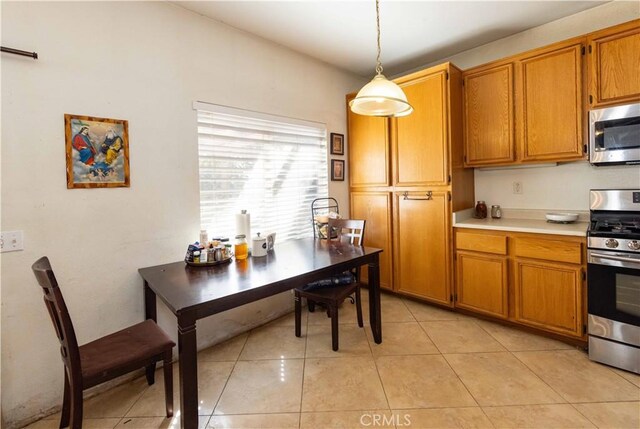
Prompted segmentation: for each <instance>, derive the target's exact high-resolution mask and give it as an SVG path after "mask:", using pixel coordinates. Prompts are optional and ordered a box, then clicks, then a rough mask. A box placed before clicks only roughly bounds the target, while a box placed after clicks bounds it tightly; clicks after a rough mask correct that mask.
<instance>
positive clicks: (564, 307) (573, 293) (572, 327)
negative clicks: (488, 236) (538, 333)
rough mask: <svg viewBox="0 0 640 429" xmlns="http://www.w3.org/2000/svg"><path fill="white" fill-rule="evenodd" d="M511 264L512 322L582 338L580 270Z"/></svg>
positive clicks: (528, 262) (521, 262) (542, 264)
mask: <svg viewBox="0 0 640 429" xmlns="http://www.w3.org/2000/svg"><path fill="white" fill-rule="evenodd" d="M514 263H515V303H516V309H515V310H516V311H515V317H516V319H517V320H518V321H519V322H522V323H524V324H527V325H532V326H536V327H538V328H542V329H546V330H548V331H552V332H558V333H561V334H565V335H567V334H568V335H572V336H575V337H582V323H583V322H582V302H583V301H582V283H581V282H582V267H580V266H573V265H563V264H547V263H538V262H530V261H526V260H522V259H516V260H515V262H514Z"/></svg>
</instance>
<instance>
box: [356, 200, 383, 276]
mask: <svg viewBox="0 0 640 429" xmlns="http://www.w3.org/2000/svg"><path fill="white" fill-rule="evenodd" d="M351 219H364V220H366V224H365V228H364V233H365V234H364V244H365V246H370V247H377V248H379V249H382V250H383V252H382V253H381V254H380V286H381V287H383V288H385V289H392V288H393V284H392V275H391V261H392V254H391V194H390V193H388V192H352V193H351ZM361 275H362V278H363V280H364V281H366V280H367V270H366V269H363V270H361Z"/></svg>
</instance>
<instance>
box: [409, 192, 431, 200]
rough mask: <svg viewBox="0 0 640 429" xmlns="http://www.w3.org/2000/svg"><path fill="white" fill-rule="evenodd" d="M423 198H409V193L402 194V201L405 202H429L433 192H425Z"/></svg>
mask: <svg viewBox="0 0 640 429" xmlns="http://www.w3.org/2000/svg"><path fill="white" fill-rule="evenodd" d="M424 195H425V196H424V197H419V198H411V197H409V193H408V192H406V191H405V192H404V193H403V194H402V197H403V198H402V199H403V200H407V201H429V200H433V192H432V191H427V192H426V193H425V194H424Z"/></svg>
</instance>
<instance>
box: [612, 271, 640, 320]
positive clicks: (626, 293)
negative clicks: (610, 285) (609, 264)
mask: <svg viewBox="0 0 640 429" xmlns="http://www.w3.org/2000/svg"><path fill="white" fill-rule="evenodd" d="M616 309H617V310H618V311H622V312H624V313H627V314H630V315H632V316H637V317H640V276H632V275H628V274H620V273H617V274H616Z"/></svg>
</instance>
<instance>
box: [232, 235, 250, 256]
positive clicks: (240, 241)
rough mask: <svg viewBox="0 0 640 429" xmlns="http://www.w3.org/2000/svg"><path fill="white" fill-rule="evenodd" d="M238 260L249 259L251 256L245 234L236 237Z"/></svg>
mask: <svg viewBox="0 0 640 429" xmlns="http://www.w3.org/2000/svg"><path fill="white" fill-rule="evenodd" d="M233 250H234V252H235V254H236V260H242V259H247V257H248V256H249V245H248V244H247V238H246V236H245V235H244V234H240V235H236V244H235V246H234V249H233Z"/></svg>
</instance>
